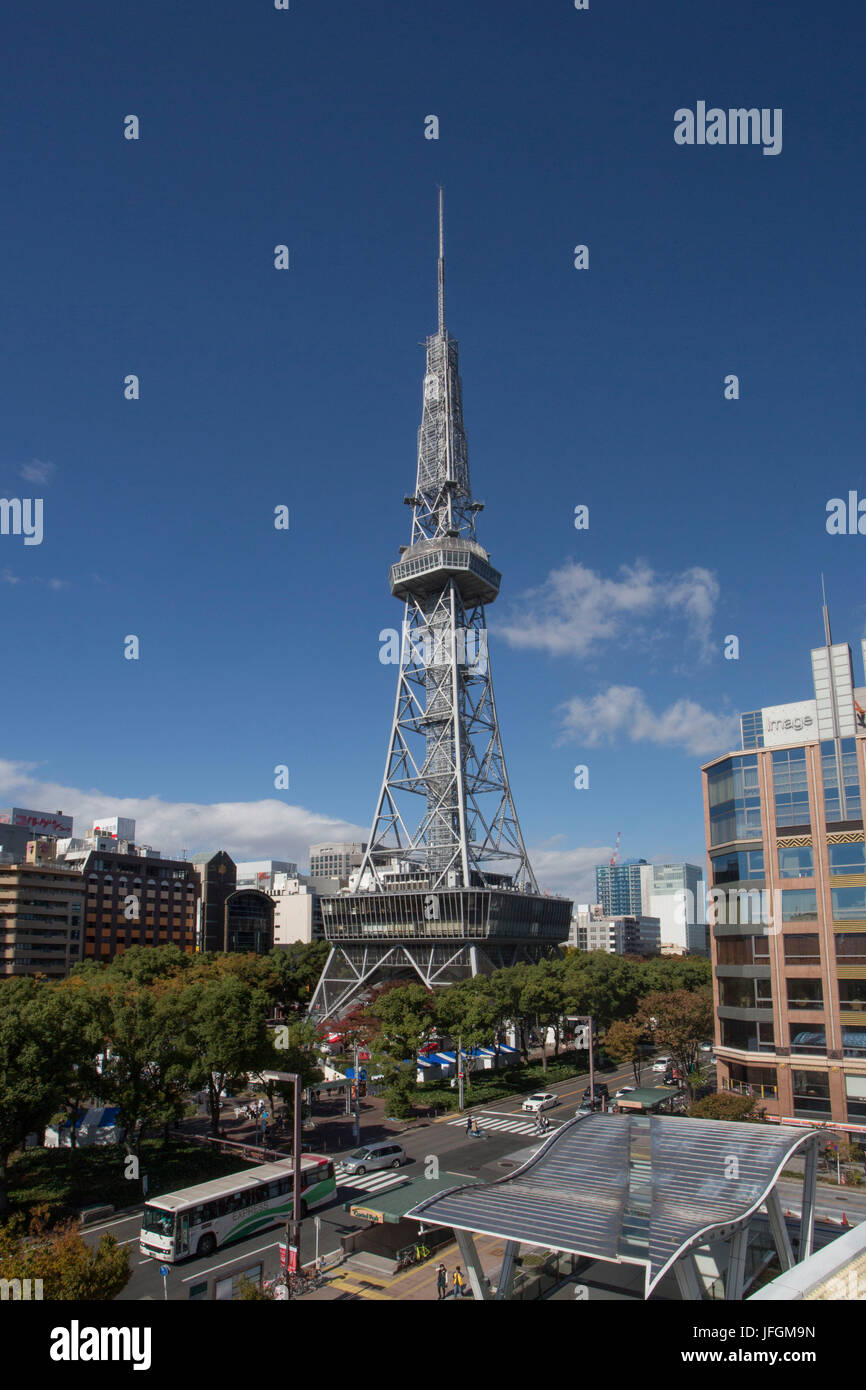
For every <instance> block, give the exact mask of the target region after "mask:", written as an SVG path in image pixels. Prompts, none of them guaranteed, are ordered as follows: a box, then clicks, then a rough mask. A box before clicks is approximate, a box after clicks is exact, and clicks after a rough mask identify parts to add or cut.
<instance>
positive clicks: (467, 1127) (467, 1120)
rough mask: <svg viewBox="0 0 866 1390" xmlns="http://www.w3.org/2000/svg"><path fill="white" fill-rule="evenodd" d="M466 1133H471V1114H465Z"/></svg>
mask: <svg viewBox="0 0 866 1390" xmlns="http://www.w3.org/2000/svg"><path fill="white" fill-rule="evenodd" d="M466 1133H467V1134H471V1133H472V1116H471V1115H467V1116H466Z"/></svg>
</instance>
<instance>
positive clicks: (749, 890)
mask: <svg viewBox="0 0 866 1390" xmlns="http://www.w3.org/2000/svg"><path fill="white" fill-rule="evenodd" d="M824 623H825V642H824V645H823V646H821V647H817V648H815V649H814V650H813V652H812V677H813V698H812V699H805V700H804V699H798V700H795V701H793V702H791V703H789V704H785V705H774V706H771V707H768V708H764V709H762V710H754V711H751V712H749V713H748V714H745V715H743V716H742V720H741V734H742V739H741V741H742V748H740V749H739V750H737V751H734V752H730V753H728V754H726V755H725V756H724V757H720V758H715V759H713V760H712V761H711V762H709V763H707V764H706V765H705V766H704V768H703V769H702V772H703V788H704V816H705V826H706V839H707V853H708V860H709V871H710V878H709V884H710V887H709V918H710V925H711V946H712V962H713V974H714V991H715V1000H716V1012H717V1017H718V1023H717V1037H716V1048H717V1057H718V1075H719V1085H720V1087H721V1088H723V1089H728V1090H733V1091H742V1092H746V1093H749V1094H754V1095H756V1096H758V1097H759V1099H760V1102H761V1104H762V1106H763V1107H764V1108H765V1110H766V1111H767V1112H768V1114H771V1115H777V1116H780V1117H782V1118H783V1119H785V1118H796V1119H801V1120H812V1121H815V1122H826V1121H829V1120H832V1121H833V1122H835V1123H839V1124H840V1125H845V1124H849V1125H852V1126H866V846H864V839H863V796H864V791H866V776H864V772H866V764H864V753H866V715H864V707H866V688H864V687H862V686H861V687H859V688H855V686H854V673H853V665H852V658H851V650H850V647H848V646H847V645H846V644H842V643H833V641H832V638H831V635H830V622H829V615H828V613H827V610H826V607H825V609H824ZM863 645H864V648H866V643H864V644H863ZM863 655H864V659H866V649H864V652H863Z"/></svg>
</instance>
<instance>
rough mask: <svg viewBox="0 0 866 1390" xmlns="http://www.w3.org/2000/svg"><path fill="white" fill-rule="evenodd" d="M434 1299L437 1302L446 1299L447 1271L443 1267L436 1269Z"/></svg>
mask: <svg viewBox="0 0 866 1390" xmlns="http://www.w3.org/2000/svg"><path fill="white" fill-rule="evenodd" d="M436 1297H437V1301H438V1300H440V1299H443V1298H447V1297H448V1270H447V1269H446V1268H445V1266H444V1265H439V1266H438V1267H437V1269H436Z"/></svg>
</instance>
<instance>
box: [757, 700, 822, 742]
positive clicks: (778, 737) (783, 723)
mask: <svg viewBox="0 0 866 1390" xmlns="http://www.w3.org/2000/svg"><path fill="white" fill-rule="evenodd" d="M761 715H762V718H763V724H764V747H765V748H778V747H781V746H782V745H783V744H786V743H814V741H815V740H816V739H817V738H818V707H817V704H816V702H815V701H814V700H795V701H794V703H793V704H791V705H769V706H768V707H767V708H766V709H763V710H761Z"/></svg>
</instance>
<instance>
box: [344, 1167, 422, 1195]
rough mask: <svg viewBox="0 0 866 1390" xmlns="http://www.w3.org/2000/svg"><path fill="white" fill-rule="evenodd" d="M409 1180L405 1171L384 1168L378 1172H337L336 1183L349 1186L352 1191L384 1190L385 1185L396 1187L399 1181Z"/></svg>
mask: <svg viewBox="0 0 866 1390" xmlns="http://www.w3.org/2000/svg"><path fill="white" fill-rule="evenodd" d="M409 1181H410V1178H409V1177H408V1175H407V1174H406V1173H401V1172H395V1170H394V1169H393V1168H386V1169H384V1170H383V1171H382V1172H379V1173H363V1174H361V1175H358V1174H354V1175H350V1174H348V1173H345V1174H341V1173H337V1185H338V1186H339V1187H350V1188H351V1189H352V1191H353V1192H384V1191H385V1189H386V1188H387V1187H398V1186H399V1185H400V1184H401V1183H405V1182H409Z"/></svg>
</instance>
